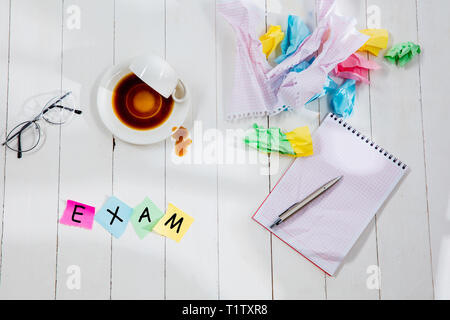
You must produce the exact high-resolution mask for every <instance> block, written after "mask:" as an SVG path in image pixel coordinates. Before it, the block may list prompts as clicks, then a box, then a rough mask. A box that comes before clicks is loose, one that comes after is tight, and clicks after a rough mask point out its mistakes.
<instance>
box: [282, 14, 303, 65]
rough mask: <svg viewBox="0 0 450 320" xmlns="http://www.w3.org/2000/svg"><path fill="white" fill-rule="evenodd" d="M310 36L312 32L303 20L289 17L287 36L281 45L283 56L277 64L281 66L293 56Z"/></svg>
mask: <svg viewBox="0 0 450 320" xmlns="http://www.w3.org/2000/svg"><path fill="white" fill-rule="evenodd" d="M310 34H311V31H310V30H309V28H308V26H307V25H306V24H305V23H304V22H303V21H302V19H300V18H299V17H297V16H292V15H289V17H288V26H287V30H286V35H285V37H284V39H283V42H282V43H281V45H280V46H281V52H282V54H281V55H280V56H279V57H278V58H276V59H275V62H276V63H278V64H279V63H281V62H282V61H284V60H285V59H286V58H287V57H289V56H290V55H292V54H293V53H294V52H295V51H297V49H298V47H299V46H300V45H301V44H302V43H303V41H305V39H306V38H307V37H309V35H310Z"/></svg>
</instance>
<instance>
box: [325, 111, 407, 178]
mask: <svg viewBox="0 0 450 320" xmlns="http://www.w3.org/2000/svg"><path fill="white" fill-rule="evenodd" d="M330 118H332V119H334V121H338V123H339V124H342V126H343V127H344V128H346V129H347V130H348V131H351V132H352V133H353V134H354V135H355V136H356V137H358V138H361V141H364V142H365V143H367V144H370V146H371V147H374V150H376V151H378V152H379V153H381V154H383V155H384V156H385V157H386V158H388V159H389V160H392V162H393V163H394V164H396V165H397V166H399V167H401V168H402V169H403V170H406V168H408V166H407V165H406V164H405V163H403V162H402V161H400V159H398V158H397V157H395V156H394V155H393V154H392V153H389V152H388V151H387V150H385V149H383V148H381V147H380V146H379V145H377V144H376V143H375V142H373V141H372V140H370V139H369V138H367V137H366V136H365V135H363V134H362V133H361V132H359V131H358V130H356V129H354V128H352V126H351V125H350V124H348V123H347V122H344V119H342V118H340V117H338V116H337V115H335V114H334V113H331V114H330Z"/></svg>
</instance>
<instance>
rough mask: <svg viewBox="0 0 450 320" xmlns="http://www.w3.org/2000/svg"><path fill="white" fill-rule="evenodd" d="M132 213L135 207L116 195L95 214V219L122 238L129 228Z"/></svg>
mask: <svg viewBox="0 0 450 320" xmlns="http://www.w3.org/2000/svg"><path fill="white" fill-rule="evenodd" d="M132 213H133V209H132V208H130V207H129V206H128V205H126V204H125V203H123V202H122V201H120V200H119V199H117V198H116V197H110V198H109V199H108V200H107V201H106V202H105V204H104V205H103V207H102V208H101V209H100V210H99V211H98V212H97V214H96V215H95V221H97V222H98V223H99V224H100V225H101V226H102V227H103V228H105V229H106V230H107V231H108V232H110V233H111V234H112V235H113V236H114V237H116V238H120V236H121V235H122V234H123V233H124V232H125V229H126V228H127V224H128V221H129V220H130V216H131V214H132Z"/></svg>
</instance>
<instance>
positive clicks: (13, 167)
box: [0, 0, 62, 299]
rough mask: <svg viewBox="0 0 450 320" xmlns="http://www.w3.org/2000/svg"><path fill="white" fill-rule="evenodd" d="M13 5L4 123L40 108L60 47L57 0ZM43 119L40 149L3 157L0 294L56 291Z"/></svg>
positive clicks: (53, 206) (55, 74)
mask: <svg viewBox="0 0 450 320" xmlns="http://www.w3.org/2000/svg"><path fill="white" fill-rule="evenodd" d="M11 5H12V8H11V35H10V36H11V62H10V83H9V88H10V92H9V110H8V127H9V128H11V127H13V126H15V125H17V124H18V123H20V122H22V121H24V120H29V119H30V118H32V117H33V116H35V115H36V114H38V113H39V112H40V111H41V110H42V108H43V104H45V103H46V101H45V100H47V99H48V96H47V97H42V94H43V93H46V92H51V91H53V92H54V91H55V90H59V89H60V86H61V45H62V44H61V32H62V30H61V28H62V26H61V22H62V17H61V14H62V7H61V1H58V0H43V1H39V2H38V1H31V0H18V1H13V2H11ZM30 99H32V100H30ZM26 106H28V107H26ZM28 108H29V109H28ZM41 124H42V125H43V126H44V129H45V133H46V139H45V144H44V145H43V146H42V148H41V149H40V150H38V151H37V152H34V153H32V154H25V155H24V157H23V158H22V159H17V154H15V153H14V152H8V153H7V155H6V184H5V188H6V195H5V200H4V201H5V203H4V220H3V223H4V226H3V232H4V233H3V251H2V274H1V276H2V279H1V283H2V285H1V288H0V297H1V298H6V299H15V298H22V299H24V298H25V299H51V298H54V296H55V274H56V264H55V262H56V254H55V253H56V229H57V205H58V150H59V142H60V141H59V134H58V133H59V128H58V127H56V126H45V125H44V123H41ZM30 266H32V267H30Z"/></svg>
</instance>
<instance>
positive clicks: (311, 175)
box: [253, 114, 409, 275]
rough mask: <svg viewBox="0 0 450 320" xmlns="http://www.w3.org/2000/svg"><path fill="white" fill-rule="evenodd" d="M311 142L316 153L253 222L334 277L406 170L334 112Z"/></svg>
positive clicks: (301, 162)
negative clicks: (290, 211) (294, 208)
mask: <svg viewBox="0 0 450 320" xmlns="http://www.w3.org/2000/svg"><path fill="white" fill-rule="evenodd" d="M313 142H314V155H313V156H311V157H307V158H298V159H297V160H295V161H294V163H293V164H292V165H291V167H290V168H289V169H288V170H287V171H286V172H285V173H284V175H283V177H282V178H281V179H280V181H278V183H277V185H276V186H275V188H274V189H273V191H272V192H271V193H270V194H269V196H268V197H267V198H266V200H264V202H263V203H262V205H261V206H260V208H259V209H258V211H257V212H256V213H255V214H254V216H253V219H254V220H255V221H256V222H258V223H259V224H261V225H262V226H263V227H265V228H266V229H267V230H269V231H270V232H272V233H273V234H274V235H275V236H277V237H278V238H280V239H281V240H282V241H284V242H285V243H286V244H288V245H289V246H290V247H291V248H292V249H294V250H296V251H297V252H298V253H300V254H301V255H303V256H304V257H305V258H307V259H308V260H309V261H311V262H312V263H314V264H315V265H316V266H318V267H319V268H320V269H322V270H323V271H325V272H326V273H327V274H329V275H334V274H335V273H336V271H337V270H338V268H339V266H340V265H341V263H342V262H343V260H344V258H345V256H346V255H347V253H348V252H349V251H350V249H351V248H352V246H353V245H354V244H355V242H356V241H357V240H358V238H359V236H360V235H361V233H362V232H363V231H364V229H365V228H366V227H367V225H368V224H369V222H370V221H371V220H372V219H373V217H374V215H375V214H376V213H377V211H378V210H379V209H380V207H381V206H382V205H383V203H384V202H385V201H386V199H387V198H388V196H389V195H390V194H391V193H392V191H393V190H394V188H395V187H396V186H397V184H398V183H399V182H400V180H401V178H402V177H403V176H404V175H405V173H406V172H407V170H409V168H408V166H407V165H406V164H404V163H403V162H402V161H400V160H399V159H397V158H396V157H395V156H394V155H392V154H391V153H390V152H388V151H387V150H385V149H383V148H382V147H381V146H379V145H377V144H375V143H374V142H373V141H371V140H370V139H369V138H367V137H366V136H364V135H363V134H362V133H360V132H359V131H358V130H356V129H355V128H352V126H350V125H349V124H347V123H346V122H344V120H342V119H339V118H338V117H337V116H335V115H334V114H329V115H328V116H327V117H326V119H325V120H324V121H323V123H322V125H321V126H320V127H319V129H317V131H316V133H315V134H314V137H313ZM341 175H342V176H343V178H342V180H341V181H339V182H338V183H337V184H336V185H335V186H334V187H333V188H331V189H330V190H328V191H327V192H325V193H324V194H322V195H321V196H320V197H319V198H318V199H316V200H315V201H313V202H311V203H310V204H308V205H307V206H306V207H305V208H303V209H302V211H300V212H299V213H297V214H295V215H294V216H292V217H291V218H290V219H288V220H286V222H284V223H282V224H281V225H279V226H277V227H275V228H274V229H273V230H271V229H270V225H271V224H272V223H273V222H274V221H275V220H276V219H277V218H278V215H280V214H281V213H282V212H284V211H285V210H286V209H287V208H289V207H290V206H291V205H292V204H294V203H296V202H298V201H301V200H303V199H304V198H305V197H306V196H308V195H309V194H310V193H312V192H313V191H314V190H316V189H317V188H319V187H320V186H321V185H323V184H325V183H326V182H328V181H330V180H331V179H333V178H336V177H338V176H341Z"/></svg>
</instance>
